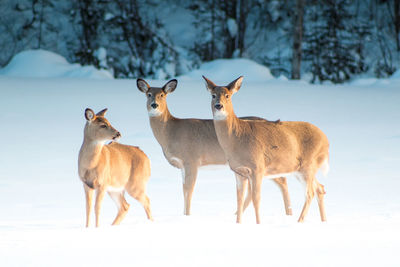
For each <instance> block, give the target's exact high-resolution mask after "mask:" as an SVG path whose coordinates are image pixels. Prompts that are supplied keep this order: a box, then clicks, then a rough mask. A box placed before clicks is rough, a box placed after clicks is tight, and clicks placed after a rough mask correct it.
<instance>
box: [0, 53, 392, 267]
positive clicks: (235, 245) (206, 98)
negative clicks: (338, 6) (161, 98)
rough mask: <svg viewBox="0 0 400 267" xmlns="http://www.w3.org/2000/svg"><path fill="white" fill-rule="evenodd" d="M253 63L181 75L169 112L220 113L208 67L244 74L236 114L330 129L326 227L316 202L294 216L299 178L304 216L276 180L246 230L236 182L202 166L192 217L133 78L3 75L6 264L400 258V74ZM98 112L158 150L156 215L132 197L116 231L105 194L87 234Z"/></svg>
mask: <svg viewBox="0 0 400 267" xmlns="http://www.w3.org/2000/svg"><path fill="white" fill-rule="evenodd" d="M59 60H61V59H59ZM238 62H240V63H241V64H238ZM57 64H58V63H57ZM57 64H55V66H54V69H55V68H56V67H57V66H56V65H57ZM238 65H240V66H241V69H242V71H243V72H242V73H240V72H239V70H240V69H239V68H237V66H238ZM254 66H255V65H254V63H253V62H249V61H246V60H232V61H228V60H221V61H218V62H212V63H210V64H209V65H203V66H202V70H201V71H199V72H200V73H198V76H197V77H196V76H195V73H196V72H195V71H194V72H192V73H190V74H189V75H187V76H185V77H181V78H178V81H179V83H178V87H177V89H176V90H175V91H174V92H173V93H172V94H171V95H169V96H168V104H169V108H170V111H171V113H172V114H174V115H176V116H178V117H198V118H211V108H210V99H211V97H210V95H209V93H208V92H207V90H206V88H205V86H204V82H203V80H202V78H201V76H200V74H204V75H206V76H208V77H209V78H210V79H211V80H213V81H214V82H216V83H217V84H227V83H229V82H231V81H232V80H234V79H235V78H237V76H239V75H244V77H245V79H244V81H243V85H242V88H241V89H240V90H239V91H238V92H237V94H236V95H234V96H233V104H234V107H235V112H236V114H237V115H238V116H246V115H255V116H262V117H266V118H268V119H271V120H272V119H278V118H280V119H281V120H305V121H309V122H312V123H313V124H315V125H317V126H318V127H320V128H321V129H322V130H323V131H324V132H325V133H326V134H327V136H328V138H329V140H330V144H331V146H330V167H331V169H330V172H329V174H328V176H327V177H322V176H321V177H319V178H318V179H319V181H320V182H321V183H322V184H324V185H325V189H326V191H327V194H326V200H325V204H326V209H327V216H328V222H327V223H321V222H320V220H319V214H318V206H317V204H316V201H313V204H312V206H311V208H310V212H309V214H308V216H307V217H306V221H305V222H304V223H302V224H299V223H297V222H296V220H297V217H298V216H299V214H300V212H301V208H302V205H303V201H304V188H303V187H302V185H301V184H300V183H299V182H298V181H297V180H296V179H294V178H292V177H289V178H288V184H289V193H290V197H291V201H292V207H293V212H294V215H293V216H286V215H284V206H283V201H282V197H281V194H280V192H279V189H278V188H277V187H275V186H273V183H271V182H270V181H268V180H264V183H263V191H262V203H261V216H262V218H261V219H262V224H261V225H256V224H255V216H254V212H253V209H252V207H251V206H250V207H249V208H248V210H246V212H245V214H244V218H243V224H241V225H237V224H236V223H235V215H234V211H235V209H236V185H235V178H234V175H233V174H232V172H231V171H230V170H229V168H228V167H224V168H222V169H218V170H200V171H199V176H198V179H197V183H196V187H195V192H194V196H193V201H192V213H193V215H191V216H189V217H185V216H183V215H182V214H183V193H182V180H181V174H180V171H179V170H178V169H176V168H173V167H172V166H170V165H169V164H168V162H167V161H166V160H165V158H164V156H163V153H162V150H161V149H160V146H159V145H158V143H157V142H156V140H155V139H154V137H153V134H152V132H151V128H150V126H149V122H148V114H147V110H146V104H145V102H146V97H145V96H144V94H143V93H141V92H139V90H138V89H137V88H136V81H135V80H113V79H105V80H97V79H79V78H71V77H69V78H66V77H65V76H63V77H58V78H54V76H51V75H49V76H51V77H53V78H48V79H45V78H32V77H24V78H16V77H13V76H0V92H1V98H0V109H1V112H0V120H1V122H2V130H1V131H0V138H1V139H2V140H3V143H2V149H1V153H0V162H1V168H0V203H1V204H0V258H1V266H6V267H8V266H350V267H354V266H363V267H367V266H400V259H399V258H398V256H397V254H398V249H399V247H400V227H399V225H400V194H399V188H400V179H399V174H398V166H399V165H400V156H399V150H400V112H399V100H400V90H399V89H398V88H399V81H398V80H396V79H387V80H382V81H377V82H374V83H370V82H362V81H360V82H359V83H351V84H346V85H342V86H334V85H310V84H308V83H306V82H304V81H285V80H281V79H272V78H271V77H270V76H269V75H268V71H267V69H259V70H260V72H258V71H256V70H257V68H254ZM252 69H253V70H254V73H252V72H251V70H252ZM261 70H262V71H261ZM32 71H33V72H34V71H36V70H34V69H32ZM235 71H237V72H235ZM50 74H51V72H50ZM42 76H45V74H43V75H42ZM218 80H219V81H218ZM148 83H149V84H150V85H152V86H162V85H164V84H165V83H166V81H162V80H149V81H148ZM86 107H90V108H92V109H94V110H95V111H99V110H101V109H102V108H104V107H108V108H109V111H108V113H107V116H106V117H107V118H108V119H109V121H110V122H111V123H112V125H113V126H114V127H115V128H116V129H118V130H119V131H120V132H121V133H122V136H123V137H122V139H121V142H122V143H126V144H132V145H138V146H140V148H141V149H142V150H143V151H144V152H145V153H146V154H147V155H148V156H149V158H150V160H151V162H152V176H151V178H150V181H149V184H148V195H149V197H150V199H151V205H152V213H153V216H154V219H155V221H154V222H150V221H148V220H147V219H146V216H145V213H144V211H143V209H142V207H141V206H140V205H139V204H138V203H137V202H136V201H134V200H133V199H132V198H130V197H129V196H127V200H128V202H129V203H130V204H131V208H130V210H129V212H128V214H127V216H126V218H125V219H124V220H123V221H122V224H121V225H120V226H117V227H112V226H110V224H111V222H112V221H113V219H114V217H115V215H116V208H115V206H114V203H113V202H112V200H111V199H110V198H109V197H108V196H106V197H105V199H104V202H103V207H102V212H101V218H100V224H101V227H100V228H98V229H96V228H94V227H93V225H92V227H90V228H89V229H86V228H84V221H85V201H84V192H83V188H82V183H81V181H80V180H79V178H78V174H77V157H78V151H79V148H80V145H81V143H82V139H83V127H84V124H85V119H84V110H85V108H86ZM92 216H93V215H92ZM92 219H94V218H93V217H92ZM92 222H93V221H92Z"/></svg>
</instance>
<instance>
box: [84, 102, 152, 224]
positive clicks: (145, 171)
mask: <svg viewBox="0 0 400 267" xmlns="http://www.w3.org/2000/svg"><path fill="white" fill-rule="evenodd" d="M106 112H107V109H103V110H101V111H100V112H98V113H97V114H95V113H94V111H93V110H92V109H90V108H87V109H86V110H85V118H86V124H85V128H84V138H83V143H82V146H81V148H80V151H79V157H78V172H79V177H80V179H81V181H82V182H83V187H84V190H85V199H86V227H89V223H90V213H91V210H92V199H93V195H94V192H96V200H95V215H96V227H99V215H100V208H101V203H102V200H103V198H104V195H105V193H106V192H107V193H108V195H110V197H111V198H112V200H113V201H114V202H115V204H116V206H117V208H118V213H117V216H116V217H115V219H114V222H113V223H112V225H118V224H120V223H121V221H122V220H123V219H124V217H125V215H126V213H127V212H128V209H129V204H128V202H127V201H126V200H125V197H124V194H125V191H126V192H128V194H129V195H130V196H132V197H133V198H134V199H136V200H137V201H139V203H140V204H142V206H143V207H144V210H145V212H146V215H147V218H148V219H149V220H153V218H152V215H151V210H150V200H149V197H148V196H147V195H146V186H147V182H148V180H149V178H150V160H149V158H148V157H147V156H146V154H145V153H144V152H143V151H142V150H140V149H139V148H138V147H135V146H129V145H124V144H120V143H118V142H117V141H118V140H119V139H120V138H121V133H120V132H119V131H117V130H116V129H115V128H114V127H113V126H112V125H111V124H110V122H109V121H108V120H107V119H106V118H105V117H104V115H105V113H106ZM110 140H111V143H109V144H105V142H107V141H110Z"/></svg>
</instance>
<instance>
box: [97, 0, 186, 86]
mask: <svg viewBox="0 0 400 267" xmlns="http://www.w3.org/2000/svg"><path fill="white" fill-rule="evenodd" d="M151 4H152V3H149V2H148V1H140V0H129V1H125V0H117V1H113V2H109V3H108V6H107V8H108V10H109V11H108V12H107V14H105V16H106V19H105V20H106V21H105V24H104V29H103V30H104V31H107V33H108V42H111V44H110V43H108V44H104V46H105V47H106V48H108V49H107V50H109V51H108V52H109V53H108V54H109V55H110V60H111V63H110V64H111V65H112V66H113V68H114V71H115V75H116V76H117V77H139V76H141V77H153V78H163V79H164V78H169V77H171V76H174V75H175V73H176V65H177V58H178V53H177V51H176V50H175V49H174V47H173V45H172V44H171V42H170V40H169V38H168V35H167V33H166V32H165V31H164V29H163V25H162V23H161V22H160V21H159V20H158V19H157V18H156V17H154V16H153V14H152V12H151V10H152V9H151V6H149V5H151Z"/></svg>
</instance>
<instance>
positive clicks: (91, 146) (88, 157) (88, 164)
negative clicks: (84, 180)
mask: <svg viewBox="0 0 400 267" xmlns="http://www.w3.org/2000/svg"><path fill="white" fill-rule="evenodd" d="M103 147H104V142H98V141H95V140H92V139H90V138H88V137H86V136H85V137H84V139H83V144H82V146H81V150H80V151H79V172H81V171H85V170H90V169H93V168H95V167H96V166H97V165H98V163H99V161H100V158H101V155H102V153H101V152H102V150H103Z"/></svg>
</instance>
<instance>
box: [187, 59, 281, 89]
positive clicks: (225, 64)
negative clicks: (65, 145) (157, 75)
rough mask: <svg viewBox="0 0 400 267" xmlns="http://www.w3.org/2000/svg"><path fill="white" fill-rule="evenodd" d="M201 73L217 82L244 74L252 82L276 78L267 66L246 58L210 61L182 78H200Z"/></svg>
mask: <svg viewBox="0 0 400 267" xmlns="http://www.w3.org/2000/svg"><path fill="white" fill-rule="evenodd" d="M201 75H204V76H206V77H207V78H210V79H211V80H212V81H215V82H217V83H218V82H227V81H231V80H233V79H235V78H237V77H239V76H244V79H245V80H246V81H251V82H266V81H269V80H272V79H274V77H273V76H272V74H271V72H270V70H269V69H268V68H267V67H265V66H263V65H260V64H258V63H256V62H254V61H252V60H249V59H245V58H238V59H217V60H214V61H210V62H207V63H204V64H202V65H201V66H200V68H199V69H197V70H193V71H191V72H189V73H187V74H185V75H183V76H181V77H180V78H182V79H196V80H198V79H200V78H201Z"/></svg>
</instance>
